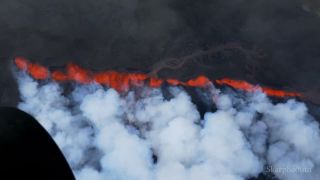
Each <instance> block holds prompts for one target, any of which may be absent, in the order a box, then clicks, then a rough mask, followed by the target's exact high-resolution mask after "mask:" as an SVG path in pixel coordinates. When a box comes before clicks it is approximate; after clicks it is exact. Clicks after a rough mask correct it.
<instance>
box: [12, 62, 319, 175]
mask: <svg viewBox="0 0 320 180" xmlns="http://www.w3.org/2000/svg"><path fill="white" fill-rule="evenodd" d="M16 65H17V66H18V68H19V69H22V70H26V71H27V73H26V72H25V71H22V72H18V73H17V80H18V84H19V91H20V93H21V102H20V104H19V108H20V109H22V110H24V111H26V112H29V113H31V114H32V115H33V116H35V118H36V119H37V120H38V121H39V122H40V123H41V124H42V125H43V126H44V127H45V128H46V129H47V130H48V131H49V132H50V134H51V135H52V137H53V138H54V139H55V141H56V142H57V144H58V145H59V147H60V148H61V149H62V151H63V153H64V155H65V156H66V158H67V160H68V162H69V164H70V165H71V167H72V169H73V171H74V173H75V174H76V176H77V179H79V180H104V179H111V180H153V179H155V180H168V179H169V180H180V179H181V180H197V179H203V180H215V179H217V180H221V179H226V180H241V179H247V178H250V177H255V176H257V175H258V174H259V173H274V174H275V175H276V176H277V177H278V178H279V179H284V180H300V179H306V180H314V179H317V177H319V176H320V174H319V173H320V156H319V152H320V143H319V142H320V130H319V124H318V122H317V121H315V120H314V118H313V117H312V116H311V115H309V114H308V110H307V108H306V106H305V105H304V104H303V103H300V102H297V101H296V100H293V99H290V100H288V101H286V102H283V103H278V104H274V103H272V102H271V101H270V100H269V98H268V97H267V96H266V94H267V93H266V91H257V90H250V89H256V88H257V87H255V86H252V85H250V84H248V83H246V82H244V81H233V80H227V79H224V80H219V81H216V82H215V83H218V84H227V85H230V86H232V87H235V88H236V89H242V90H246V91H249V92H251V93H246V94H244V95H242V96H239V95H238V93H239V92H237V91H236V92H230V91H228V92H221V90H219V89H217V88H215V87H214V85H213V83H211V82H210V81H209V80H208V79H207V78H205V77H203V76H200V77H198V78H196V79H193V80H189V81H187V82H183V83H182V82H180V81H177V80H172V79H171V80H160V79H156V80H157V81H155V82H153V80H152V78H151V77H148V76H146V75H143V74H134V76H132V75H133V74H123V73H117V72H112V71H110V72H103V73H98V74H94V73H91V72H88V71H86V70H84V69H82V68H80V67H78V66H75V65H69V66H68V67H67V70H66V72H57V71H55V72H49V70H47V69H46V68H44V67H42V66H40V65H34V64H31V63H30V62H28V61H25V60H23V59H19V58H18V59H16ZM30 67H32V68H30ZM34 67H36V68H34ZM35 69H42V70H41V71H40V72H38V71H36V72H34V70H35ZM45 72H47V73H45ZM42 75H46V76H42ZM49 76H50V77H51V78H52V79H53V80H50V79H49V80H47V81H41V82H40V81H39V80H43V79H48V78H49ZM97 77H100V78H97ZM104 78H105V79H104ZM69 80H71V81H77V82H79V83H77V84H74V87H73V89H71V91H70V90H68V91H65V90H64V85H63V84H61V83H58V82H60V81H69ZM92 81H96V83H91V82H92ZM118 81H119V82H120V83H124V85H125V86H124V87H123V86H118V85H119V83H118ZM164 82H167V83H168V84H169V85H168V86H166V88H167V89H168V91H169V93H170V96H169V97H165V95H164V93H163V92H162V90H161V89H160V88H157V87H159V86H160V85H161V84H162V83H164ZM170 82H171V83H170ZM202 82H205V83H202ZM153 83H154V84H153ZM228 83H229V84H228ZM170 84H172V85H171V86H170ZM204 84H205V86H203V85H204ZM104 85H107V86H104ZM133 85H134V86H138V87H139V88H132V89H131V86H133ZM173 85H174V86H173ZM175 85H182V86H194V87H195V88H198V87H201V89H202V91H201V92H200V91H199V93H202V94H203V95H204V96H205V97H207V99H206V100H207V101H211V102H213V106H216V108H217V110H215V111H213V112H206V113H205V115H204V117H203V118H201V117H200V115H199V112H198V109H197V108H196V106H195V105H194V104H193V103H192V101H191V97H190V96H189V95H188V94H187V93H186V92H185V91H184V90H183V88H182V87H180V86H175ZM118 88H119V89H118ZM115 89H116V90H115ZM124 89H126V93H122V91H120V90H124ZM248 89H249V90H248ZM261 89H262V90H263V89H264V88H260V90H261ZM263 92H265V94H264V93H263ZM284 95H286V94H284Z"/></svg>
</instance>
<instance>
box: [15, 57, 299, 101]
mask: <svg viewBox="0 0 320 180" xmlns="http://www.w3.org/2000/svg"><path fill="white" fill-rule="evenodd" d="M15 64H16V66H17V67H18V68H19V69H20V70H25V71H27V72H28V73H29V74H30V75H31V76H32V77H33V78H35V79H38V80H44V79H48V78H49V77H50V75H51V78H52V79H53V80H55V81H58V82H64V81H76V82H78V83H81V84H88V83H98V84H101V85H105V86H108V87H111V88H114V89H116V90H117V91H128V90H129V89H130V87H131V86H142V85H144V84H145V83H147V85H148V86H150V87H153V88H158V87H160V86H161V85H162V84H163V83H167V84H169V85H174V86H177V85H181V86H189V87H205V86H207V85H208V84H210V83H212V82H211V81H210V80H209V79H208V78H207V77H205V76H198V77H196V78H194V79H190V80H188V81H186V82H182V81H179V80H177V79H165V80H164V79H159V78H156V77H151V76H148V75H147V74H141V73H120V72H116V71H105V72H100V73H93V72H90V71H88V70H86V69H83V68H81V67H79V66H78V65H76V64H72V63H70V64H69V65H68V66H67V69H66V72H65V73H64V72H62V71H53V72H52V73H51V74H50V72H49V70H48V69H47V68H45V67H43V66H41V65H38V64H33V63H30V62H29V61H28V60H26V59H24V58H22V57H17V58H16V59H15ZM214 83H216V84H219V85H228V86H231V87H233V88H235V89H239V90H244V91H247V92H255V91H262V92H263V93H265V94H267V95H268V96H275V97H300V96H301V94H300V93H296V92H286V91H282V90H275V89H271V88H267V87H259V86H254V85H252V84H250V83H248V82H245V81H241V80H233V79H229V78H223V79H220V80H216V81H214Z"/></svg>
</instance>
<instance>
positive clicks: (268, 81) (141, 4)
mask: <svg viewBox="0 0 320 180" xmlns="http://www.w3.org/2000/svg"><path fill="white" fill-rule="evenodd" d="M319 7H320V6H319V3H317V1H315V0H281V1H279V0H228V1H225V0H203V1H194V0H173V1H172V0H164V1H157V0H151V1H145V0H123V1H118V0H107V1H106V0H96V1H85V0H68V1H64V0H56V1H51V0H30V1H22V0H1V1H0V52H1V53H0V60H1V62H0V104H1V105H11V106H14V105H16V103H17V102H18V100H19V98H18V91H17V86H16V82H15V81H14V79H13V77H12V73H11V72H10V63H11V62H12V58H13V57H15V56H24V57H26V58H29V59H31V60H32V62H37V63H41V64H43V65H46V66H48V67H50V68H59V67H62V66H64V65H65V64H66V63H67V62H70V61H72V62H75V63H77V64H79V65H81V66H83V67H85V68H88V69H92V70H97V71H99V70H106V69H115V70H120V71H139V72H150V71H151V70H152V69H153V68H154V66H155V64H156V63H157V62H159V61H161V60H163V59H166V58H178V57H184V56H187V55H190V54H193V53H195V52H197V51H199V50H206V49H208V48H211V47H219V46H221V45H225V44H228V43H236V44H238V45H240V46H241V47H243V48H244V49H246V50H248V51H251V52H254V53H255V52H257V53H258V54H259V53H260V56H252V57H250V58H248V57H246V55H245V54H244V53H242V52H239V51H238V50H236V49H234V50H232V49H231V50H230V49H229V50H225V51H221V52H218V53H215V54H214V55H209V56H201V57H198V58H196V59H195V60H191V61H189V62H187V63H186V64H185V65H184V66H182V67H181V68H180V69H178V70H176V69H175V70H171V69H166V70H162V71H160V72H159V73H158V75H159V76H166V77H167V76H170V77H175V78H179V79H182V80H183V79H187V78H191V77H194V76H196V75H199V74H205V75H207V76H209V77H210V78H212V79H217V78H221V77H231V78H236V79H243V80H247V81H249V82H251V83H257V84H261V85H266V86H270V87H273V88H280V89H285V90H295V91H300V92H303V93H305V94H306V99H307V100H310V101H312V102H314V103H317V104H320V98H319V97H320V96H319V95H318V94H319V92H320V78H319V76H320V60H319V58H320V51H319V47H320V17H319V14H320V13H319Z"/></svg>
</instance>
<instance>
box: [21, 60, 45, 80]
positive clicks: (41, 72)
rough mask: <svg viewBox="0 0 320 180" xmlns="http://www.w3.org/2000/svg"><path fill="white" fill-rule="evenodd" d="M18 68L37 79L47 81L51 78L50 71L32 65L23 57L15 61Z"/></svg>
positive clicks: (37, 65)
mask: <svg viewBox="0 0 320 180" xmlns="http://www.w3.org/2000/svg"><path fill="white" fill-rule="evenodd" d="M15 64H16V66H17V67H18V68H19V69H21V70H26V71H28V73H29V74H30V75H31V76H32V77H33V78H35V79H40V80H42V79H47V78H48V77H49V71H48V69H47V68H45V67H43V66H41V65H39V64H32V63H30V62H29V61H28V60H26V59H25V58H22V57H17V58H16V59H15Z"/></svg>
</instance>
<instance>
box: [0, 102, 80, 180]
mask: <svg viewBox="0 0 320 180" xmlns="http://www.w3.org/2000/svg"><path fill="white" fill-rule="evenodd" d="M0 128H1V130H0V163H1V165H0V166H1V168H0V179H21V178H23V179H41V180H47V179H48V180H51V179H52V180H57V179H63V180H69V179H70V180H72V179H75V178H74V176H73V174H72V171H71V169H70V167H69V165H68V163H67V161H66V160H65V158H64V156H63V154H62V153H61V151H60V150H59V148H58V146H57V145H56V144H55V142H54V141H53V139H52V138H51V137H50V135H49V134H48V133H47V132H46V131H45V129H44V128H43V127H42V126H41V125H40V124H39V123H38V122H37V121H36V120H35V119H34V118H33V117H32V116H30V115H28V114H27V113H25V112H22V111H20V110H18V109H16V108H0Z"/></svg>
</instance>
